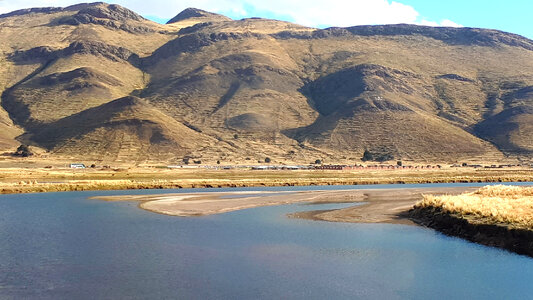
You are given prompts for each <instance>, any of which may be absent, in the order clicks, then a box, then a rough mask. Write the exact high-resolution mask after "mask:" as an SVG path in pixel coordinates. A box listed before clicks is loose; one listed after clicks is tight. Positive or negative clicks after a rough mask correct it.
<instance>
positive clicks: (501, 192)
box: [415, 185, 533, 229]
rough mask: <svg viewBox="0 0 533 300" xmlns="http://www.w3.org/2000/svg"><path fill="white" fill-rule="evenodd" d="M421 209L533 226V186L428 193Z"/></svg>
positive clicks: (492, 221) (520, 225) (521, 226)
mask: <svg viewBox="0 0 533 300" xmlns="http://www.w3.org/2000/svg"><path fill="white" fill-rule="evenodd" d="M417 208H437V209H440V210H441V211H442V212H444V213H450V214H455V215H459V216H462V217H468V218H470V219H478V220H483V223H488V224H506V225H512V226H513V227H517V228H527V229H533V187H519V186H505V185H495V186H485V187H482V188H480V189H479V190H477V191H475V192H471V193H464V194H460V195H455V196H451V195H442V196H434V195H424V199H423V200H421V201H420V202H418V203H417V204H416V205H415V209H417Z"/></svg>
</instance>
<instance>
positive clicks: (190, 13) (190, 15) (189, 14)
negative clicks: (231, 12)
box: [167, 7, 231, 24]
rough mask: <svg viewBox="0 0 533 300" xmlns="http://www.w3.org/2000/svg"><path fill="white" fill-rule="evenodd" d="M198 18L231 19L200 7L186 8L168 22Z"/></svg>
mask: <svg viewBox="0 0 533 300" xmlns="http://www.w3.org/2000/svg"><path fill="white" fill-rule="evenodd" d="M196 18H202V19H209V21H213V20H217V21H230V20H231V19H230V18H228V17H225V16H223V15H219V14H215V13H212V12H208V11H205V10H201V9H198V8H192V7H189V8H186V9H185V10H183V11H182V12H180V13H179V14H177V15H176V16H175V17H174V18H172V19H170V21H168V22H167V24H172V23H177V22H180V21H183V20H187V19H196Z"/></svg>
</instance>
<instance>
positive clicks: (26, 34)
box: [0, 2, 533, 163]
mask: <svg viewBox="0 0 533 300" xmlns="http://www.w3.org/2000/svg"><path fill="white" fill-rule="evenodd" d="M171 21H172V22H170V21H169V23H168V24H166V25H163V24H157V23H154V22H151V21H148V20H146V19H144V18H143V17H141V16H140V15H138V14H136V13H135V12H132V11H130V10H128V9H127V8H123V7H121V6H118V5H109V4H105V3H102V2H97V3H89V4H78V5H75V6H71V7H67V8H57V9H53V8H43V9H28V10H20V11H16V12H11V13H8V14H4V15H1V16H0V26H1V27H0V28H2V30H0V38H2V40H5V41H7V43H6V44H5V45H3V46H1V45H0V54H1V56H2V57H1V59H0V67H3V68H2V71H0V83H1V84H0V90H2V108H3V110H2V111H4V110H5V111H4V112H3V113H4V114H5V115H7V114H9V116H10V117H9V119H10V120H6V122H4V123H0V127H1V126H4V127H5V129H6V130H9V131H10V132H16V130H15V129H14V128H22V130H23V131H24V133H23V134H21V135H20V136H19V137H18V142H24V143H30V144H32V145H35V146H39V147H43V148H44V149H47V151H48V152H49V153H50V154H51V155H63V156H72V157H76V156H84V157H87V156H91V157H92V158H93V159H97V160H106V159H107V160H113V159H115V160H121V161H123V160H125V159H131V161H132V162H135V163H140V162H142V161H168V162H181V161H182V160H183V159H186V158H189V157H190V158H195V159H198V160H202V161H206V162H211V163H213V162H215V161H232V162H242V163H245V162H247V161H249V160H262V159H264V157H271V158H273V160H274V161H278V162H286V163H293V162H310V161H314V160H315V159H321V160H322V161H358V160H359V159H360V158H361V157H362V153H363V152H364V151H373V152H386V154H388V155H389V157H393V158H394V159H396V160H412V161H457V160H459V159H463V160H464V159H467V160H468V159H471V160H476V161H504V160H506V159H522V160H524V159H525V160H528V159H530V158H531V157H532V156H533V145H532V143H531V142H530V141H531V137H533V126H530V125H529V124H530V121H531V120H532V118H530V116H531V115H533V114H532V108H533V101H532V100H533V93H532V92H531V90H532V87H533V41H531V40H529V39H527V38H525V37H521V36H519V35H516V34H512V33H505V32H501V31H497V30H490V29H479V28H448V27H445V28H444V27H428V26H417V25H407V24H398V25H377V26H354V27H347V28H336V27H332V28H327V29H315V28H309V27H304V26H300V25H297V24H292V23H288V22H282V21H276V20H268V19H256V18H251V19H243V20H236V21H233V20H231V19H229V18H227V17H224V16H221V15H217V14H213V13H209V12H206V11H203V10H198V9H193V8H189V9H186V10H184V11H183V12H182V13H180V14H178V15H177V16H176V17H175V18H173V20H171ZM24 24H27V25H24ZM30 27H31V28H32V29H31V30H30V29H29V28H30ZM15 37H16V38H15ZM43 37H46V38H43ZM128 97H130V98H128ZM125 99H126V100H125ZM128 99H129V100H128ZM132 99H134V100H132ZM116 101H118V102H116ZM128 101H130V102H131V101H133V102H131V103H129V102H128ZM126 102H128V103H129V104H127V105H126V104H125V103H126ZM111 103H119V104H120V103H121V105H123V106H121V107H124V109H125V110H124V114H126V115H128V117H127V118H126V119H121V121H120V122H118V121H117V119H116V118H115V117H113V116H111V115H109V116H108V117H105V118H102V119H98V118H96V119H94V118H90V117H89V114H91V113H92V114H103V115H106V113H105V112H106V110H109V109H111V107H114V106H109V105H111ZM130 108H131V109H130ZM148 112H150V113H148ZM148 115H153V118H152V117H147V116H148ZM155 116H158V117H155ZM93 119H94V120H100V121H99V122H101V124H97V123H94V122H93V123H90V122H89V121H87V120H93ZM112 120H115V121H112ZM85 122H89V123H90V124H89V125H88V124H85ZM91 122H92V121H91ZM117 122H118V123H117ZM165 124H173V125H172V126H173V127H175V128H176V129H175V130H172V129H169V128H167V127H168V126H166V125H165ZM61 126H68V130H67V129H66V128H65V134H61V133H60V131H61ZM144 127H146V128H147V129H146V130H145V129H143V128H144ZM14 130H15V131H14ZM17 130H20V129H17ZM67 132H68V134H67ZM100 133H101V134H104V136H108V137H111V136H113V137H114V139H116V140H119V141H122V142H120V143H118V144H120V145H122V146H120V147H119V146H118V144H116V143H115V144H114V145H113V146H109V147H108V146H105V145H109V144H110V143H112V141H106V140H105V138H99V137H98V134H100ZM160 134H162V135H161V136H162V137H163V140H164V141H166V142H165V143H163V144H161V143H157V142H154V141H155V140H157V139H158V138H155V139H151V138H149V136H151V135H154V136H158V135H160ZM183 134H184V136H181V135H183ZM2 138H3V137H2V136H0V142H2ZM126 140H127V141H126ZM4 141H5V143H4V144H5V145H6V146H5V147H6V148H5V149H7V148H8V147H12V146H8V145H15V144H17V140H15V139H14V138H13V137H12V136H7V137H5V139H4ZM0 144H1V143H0ZM124 145H129V146H124ZM124 147H130V149H129V150H127V151H126V150H125V148H124ZM173 148H174V149H176V150H175V151H173V150H171V149H173ZM84 149H92V150H91V151H93V153H88V152H87V151H85V150H84ZM110 151H111V152H110ZM113 151H114V152H113ZM82 153H83V154H82ZM120 153H122V154H120ZM124 153H128V154H127V155H126V154H124ZM113 157H114V158H113Z"/></svg>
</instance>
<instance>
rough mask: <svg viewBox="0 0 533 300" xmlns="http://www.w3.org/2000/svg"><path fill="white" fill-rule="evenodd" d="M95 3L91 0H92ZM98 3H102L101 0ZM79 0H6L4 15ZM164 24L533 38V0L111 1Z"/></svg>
mask: <svg viewBox="0 0 533 300" xmlns="http://www.w3.org/2000/svg"><path fill="white" fill-rule="evenodd" d="M88 1H91V0H86V2H88ZM95 1H96V0H95ZM79 2H81V1H79V0H78V1H76V0H0V13H5V12H8V11H11V10H15V9H21V8H28V7H42V6H68V5H72V4H75V3H79ZM107 2H109V3H117V4H120V5H122V6H125V7H127V8H129V9H132V10H134V11H136V12H137V13H139V14H141V15H143V16H145V17H147V18H149V19H151V20H154V21H157V22H160V23H164V22H165V21H166V20H168V19H170V18H172V17H173V16H174V15H176V14H177V13H179V12H180V11H181V10H183V9H185V8H187V7H196V8H200V9H204V10H208V11H212V12H216V13H220V14H224V15H226V16H229V17H231V18H233V19H240V18H244V17H263V18H274V19H280V20H286V21H291V22H295V23H299V24H302V25H306V26H312V27H321V28H323V27H329V26H353V25H366V24H395V23H410V24H422V25H432V26H439V25H440V26H468V27H482V28H492V29H499V30H503V31H508V32H513V33H517V34H521V35H523V36H526V37H528V38H533V18H532V17H531V15H532V12H533V0H507V1H499V0H483V1H481V0H395V1H391V0H327V1H324V0H269V1H264V0H150V1H146V0H109V1H107Z"/></svg>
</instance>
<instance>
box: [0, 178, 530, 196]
mask: <svg viewBox="0 0 533 300" xmlns="http://www.w3.org/2000/svg"><path fill="white" fill-rule="evenodd" d="M518 182H533V178H529V177H525V178H505V179H501V178H500V179H484V180H482V179H453V178H451V179H438V180H431V179H429V180H374V181H371V180H368V181H367V180H363V181H361V180H354V181H350V180H345V179H342V180H318V181H317V180H314V181H308V180H283V181H275V182H273V181H267V180H265V181H261V180H250V181H247V180H241V181H237V182H222V181H219V180H198V181H193V182H191V181H189V180H177V181H165V182H158V181H155V182H146V181H133V180H132V181H124V180H90V181H83V180H81V181H78V180H72V181H68V182H53V183H51V182H22V183H5V182H0V194H24V193H48V192H73V191H106V190H143V189H155V190H164V189H202V188H242V187H250V188H253V187H282V186H316V187H317V188H320V187H321V186H341V185H346V186H359V185H364V186H369V185H375V186H379V185H386V184H446V183H518Z"/></svg>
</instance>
